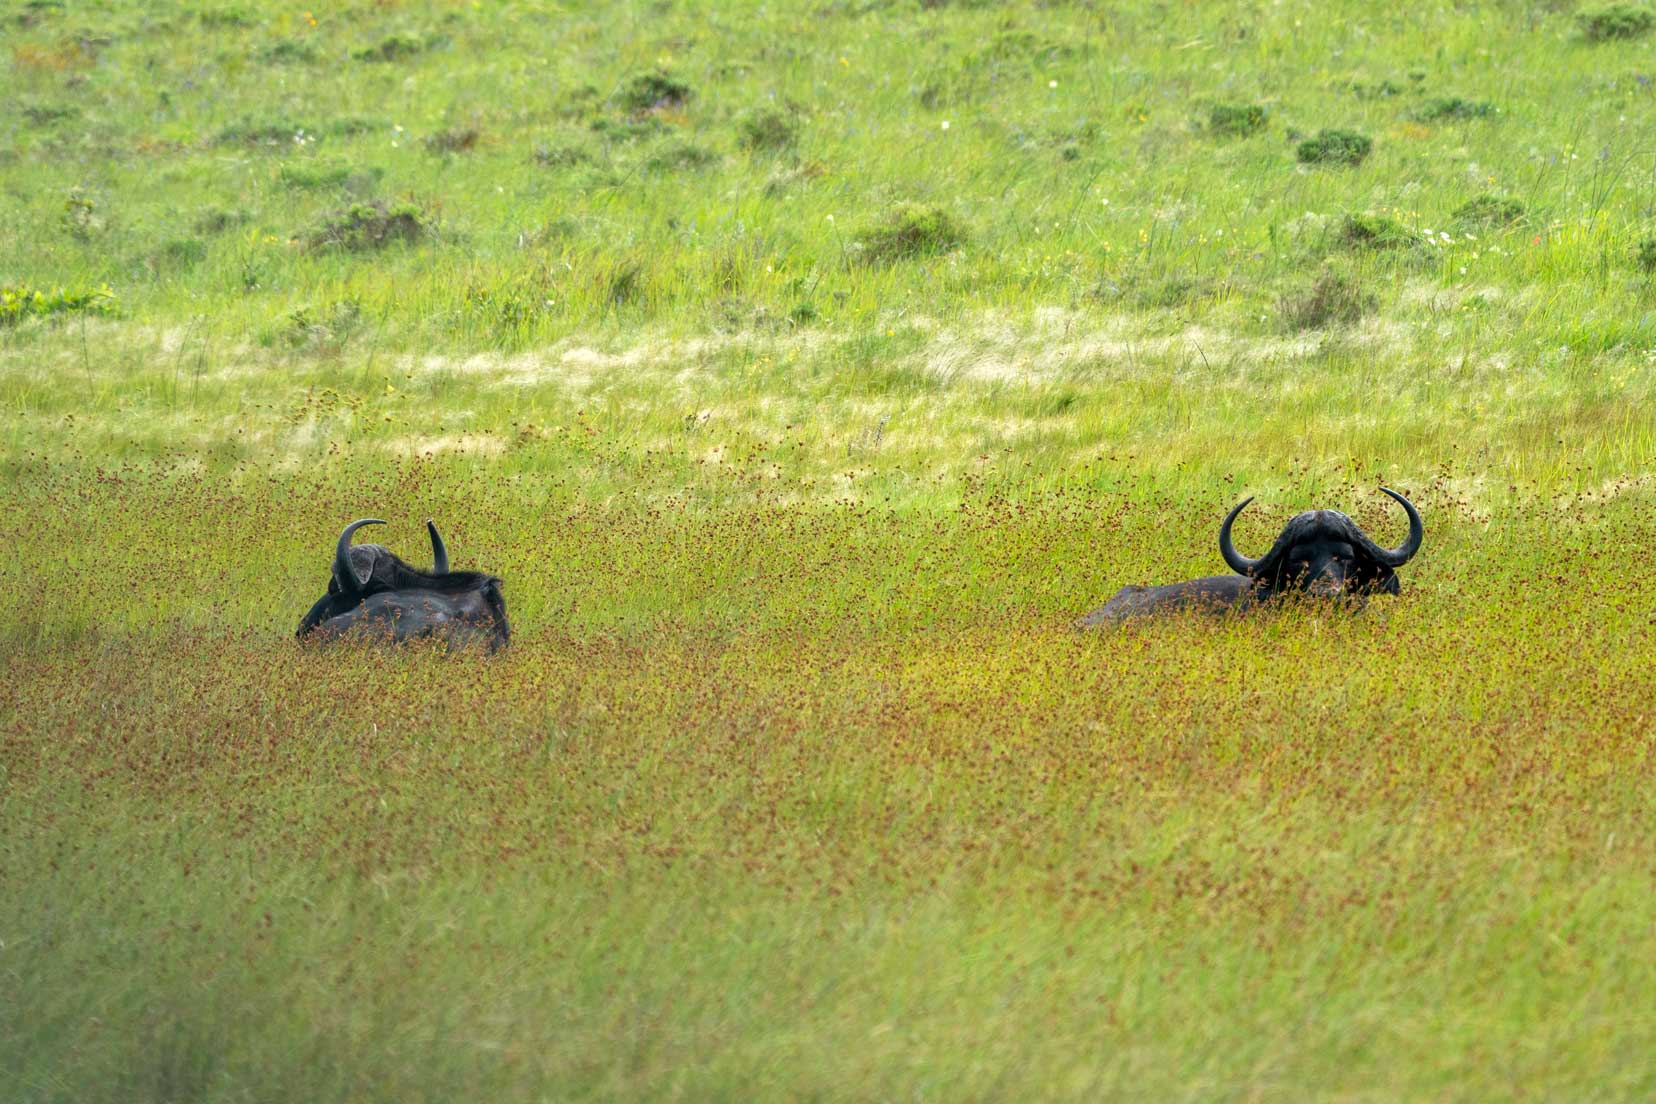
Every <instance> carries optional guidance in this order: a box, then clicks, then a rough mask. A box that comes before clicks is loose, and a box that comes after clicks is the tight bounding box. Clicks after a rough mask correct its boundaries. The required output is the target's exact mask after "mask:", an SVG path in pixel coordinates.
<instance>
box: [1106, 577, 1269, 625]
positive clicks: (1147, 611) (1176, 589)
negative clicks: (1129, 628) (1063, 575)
mask: <svg viewBox="0 0 1656 1104" xmlns="http://www.w3.org/2000/svg"><path fill="white" fill-rule="evenodd" d="M1253 585H1254V584H1253V580H1252V579H1249V578H1248V577H1247V576H1245V575H1209V576H1207V577H1206V578H1202V579H1192V580H1191V581H1190V582H1188V583H1169V584H1167V585H1166V586H1124V587H1122V588H1121V589H1120V590H1118V591H1116V596H1115V597H1114V598H1111V599H1110V600H1109V601H1108V602H1106V603H1104V605H1103V606H1101V607H1099V608H1098V609H1095V610H1093V611H1092V612H1091V613H1089V614H1087V616H1085V617H1083V618H1082V619H1081V620H1079V621H1077V622H1076V623H1075V624H1076V627H1077V628H1081V629H1096V628H1099V627H1101V626H1104V625H1111V624H1115V623H1116V622H1118V621H1128V620H1131V619H1133V618H1135V617H1149V616H1151V615H1153V614H1158V613H1176V612H1179V611H1181V610H1201V611H1202V612H1204V613H1221V612H1223V611H1225V610H1229V609H1233V608H1235V607H1237V606H1239V605H1242V604H1243V602H1244V600H1251V599H1252V597H1253V594H1252V592H1253Z"/></svg>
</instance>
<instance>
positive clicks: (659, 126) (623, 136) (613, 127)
mask: <svg viewBox="0 0 1656 1104" xmlns="http://www.w3.org/2000/svg"><path fill="white" fill-rule="evenodd" d="M592 130H593V133H595V134H599V135H602V136H603V137H604V138H605V139H606V140H607V141H611V142H639V141H643V140H644V139H646V138H654V137H656V136H657V135H660V134H664V133H666V131H667V124H665V123H663V122H662V121H661V120H660V119H657V118H656V117H655V116H654V115H645V116H643V117H641V118H637V119H594V120H592Z"/></svg>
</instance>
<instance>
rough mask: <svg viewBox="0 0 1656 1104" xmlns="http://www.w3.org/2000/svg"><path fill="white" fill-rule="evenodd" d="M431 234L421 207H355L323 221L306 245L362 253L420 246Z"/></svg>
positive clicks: (312, 247)
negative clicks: (389, 246)
mask: <svg viewBox="0 0 1656 1104" xmlns="http://www.w3.org/2000/svg"><path fill="white" fill-rule="evenodd" d="M430 230H431V227H430V226H429V224H428V223H427V222H426V216H425V212H424V211H422V210H421V209H420V207H419V206H418V205H417V204H413V203H398V204H394V205H390V206H388V205H386V204H385V203H382V202H378V201H376V202H373V203H354V204H352V205H351V206H350V207H347V208H345V209H344V210H342V211H337V212H335V213H333V214H331V215H329V216H328V217H327V218H325V219H323V221H322V223H321V225H320V226H318V227H317V228H316V229H314V230H312V231H311V232H310V234H309V235H308V236H307V238H306V243H307V244H308V245H309V247H310V248H311V249H313V250H329V249H340V250H345V251H347V252H353V253H361V252H367V251H371V250H375V249H383V248H384V247H386V246H388V245H393V244H397V243H404V244H409V243H413V242H417V241H419V240H420V239H421V238H424V237H425V236H426V235H427V234H429V233H430Z"/></svg>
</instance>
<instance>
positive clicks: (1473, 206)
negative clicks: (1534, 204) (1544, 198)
mask: <svg viewBox="0 0 1656 1104" xmlns="http://www.w3.org/2000/svg"><path fill="white" fill-rule="evenodd" d="M1523 217H1524V205H1523V204H1522V203H1519V202H1518V201H1517V200H1516V199H1508V198H1507V197H1506V196H1498V195H1491V194H1489V193H1485V194H1483V195H1480V196H1474V197H1473V198H1472V199H1469V200H1467V201H1466V202H1465V203H1463V204H1461V205H1460V206H1459V207H1457V208H1455V215H1454V219H1455V222H1456V223H1457V224H1459V225H1461V226H1483V227H1496V226H1509V225H1511V224H1512V223H1515V222H1517V221H1518V220H1519V219H1521V218H1523Z"/></svg>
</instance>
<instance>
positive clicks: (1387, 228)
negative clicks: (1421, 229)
mask: <svg viewBox="0 0 1656 1104" xmlns="http://www.w3.org/2000/svg"><path fill="white" fill-rule="evenodd" d="M1340 241H1341V242H1342V243H1344V244H1345V245H1347V246H1349V247H1350V248H1352V249H1368V250H1391V249H1409V248H1411V247H1413V246H1416V245H1419V244H1420V241H1421V237H1420V235H1419V234H1418V233H1416V232H1415V231H1413V230H1410V229H1409V228H1408V227H1407V226H1404V225H1403V224H1402V223H1400V222H1398V221H1397V220H1396V219H1394V218H1388V217H1387V216H1385V215H1372V214H1348V215H1347V216H1346V217H1345V222H1343V223H1342V224H1341V225H1340Z"/></svg>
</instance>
